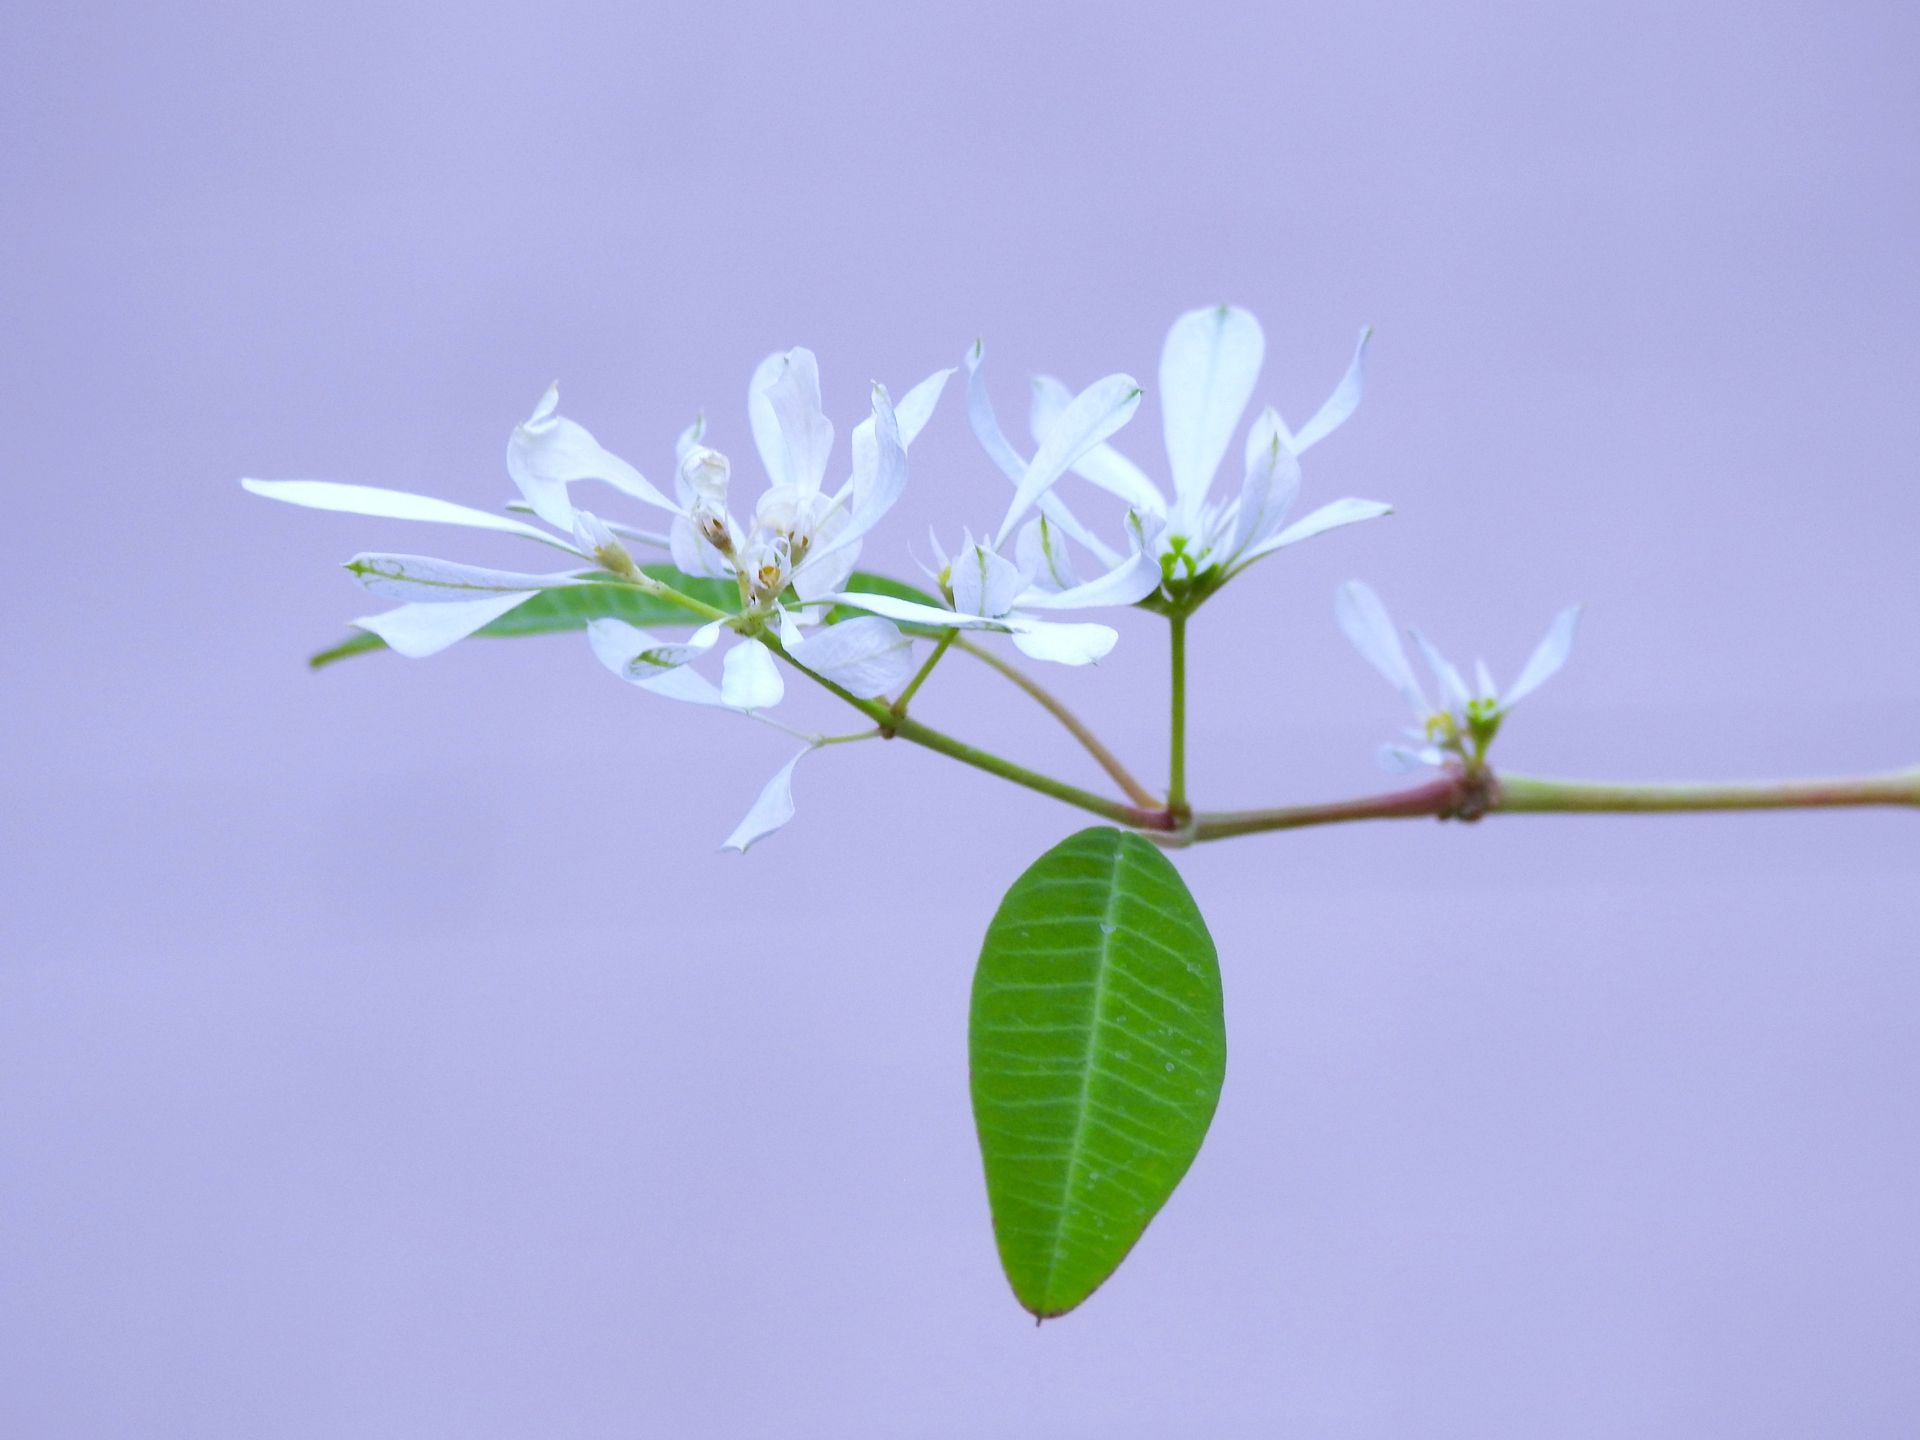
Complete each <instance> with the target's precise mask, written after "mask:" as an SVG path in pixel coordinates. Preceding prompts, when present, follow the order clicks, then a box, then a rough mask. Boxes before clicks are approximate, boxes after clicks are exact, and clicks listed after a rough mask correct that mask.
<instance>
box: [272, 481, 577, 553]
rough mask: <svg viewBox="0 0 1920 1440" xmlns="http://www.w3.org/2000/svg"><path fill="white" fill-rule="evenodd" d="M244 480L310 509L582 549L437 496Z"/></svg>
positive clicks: (532, 527) (325, 484) (534, 528)
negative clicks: (498, 533)
mask: <svg viewBox="0 0 1920 1440" xmlns="http://www.w3.org/2000/svg"><path fill="white" fill-rule="evenodd" d="M240 484H241V485H242V486H243V487H244V488H246V489H247V490H250V491H251V492H252V493H254V494H255V495H264V496H266V498H267V499H269V500H284V501H286V503H287V504H289V505H302V506H305V507H306V508H307V509H309V510H339V511H343V512H345V513H346V514H349V515H376V516H379V517H380V518H382V519H386V520H426V521H430V522H432V523H433V524H436V525H470V526H472V527H473V528H474V529H476V530H499V531H502V532H504V533H505V534H508V535H524V536H525V537H526V538H527V539H529V540H538V541H539V542H540V543H541V544H543V545H551V546H553V547H554V548H555V549H556V550H564V551H566V552H567V553H568V554H569V555H578V554H579V553H580V552H579V551H578V550H576V549H574V548H573V546H572V545H571V544H570V543H569V542H567V541H566V540H563V539H561V538H560V537H559V536H558V535H550V534H548V533H547V532H546V531H545V530H542V529H541V528H540V527H539V526H537V525H528V524H526V523H525V522H524V521H520V520H509V519H508V518H507V517H506V516H505V515H492V514H489V513H488V512H487V511H485V510H475V509H473V508H472V507H471V506H467V505H456V504H454V503H453V502H452V501H451V500H436V499H434V498H433V497H432V496H431V495H413V494H410V493H408V492H407V491H405V490H383V489H381V488H379V487H378V486H375V485H341V484H337V483H336V482H334V481H332V480H242V481H241V482H240Z"/></svg>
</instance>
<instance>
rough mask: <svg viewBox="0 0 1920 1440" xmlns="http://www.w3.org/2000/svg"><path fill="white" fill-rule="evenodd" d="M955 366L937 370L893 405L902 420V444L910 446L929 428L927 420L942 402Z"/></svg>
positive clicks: (896, 416) (895, 412)
mask: <svg viewBox="0 0 1920 1440" xmlns="http://www.w3.org/2000/svg"><path fill="white" fill-rule="evenodd" d="M954 369H955V367H954V366H951V365H949V366H948V367H947V368H946V369H944V370H936V371H934V372H933V374H931V375H929V376H928V377H927V378H926V379H924V380H922V381H921V382H920V383H919V384H918V385H916V386H914V387H913V388H912V389H911V390H909V391H907V393H906V394H904V395H902V396H901V397H900V403H899V404H898V405H896V406H894V407H893V413H894V417H895V418H896V419H897V420H898V421H899V422H900V444H901V446H902V447H903V448H906V447H910V446H911V445H912V444H913V442H914V441H915V440H918V439H919V438H920V432H921V431H922V430H924V429H926V428H927V422H928V421H929V420H931V419H932V418H933V409H934V407H935V406H936V405H938V404H939V403H940V396H941V393H942V392H943V391H945V389H946V388H947V381H949V380H951V379H952V378H953V372H954Z"/></svg>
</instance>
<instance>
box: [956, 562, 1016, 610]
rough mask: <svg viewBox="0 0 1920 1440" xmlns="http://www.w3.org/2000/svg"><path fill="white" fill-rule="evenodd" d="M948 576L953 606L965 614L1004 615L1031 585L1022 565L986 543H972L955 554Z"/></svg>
mask: <svg viewBox="0 0 1920 1440" xmlns="http://www.w3.org/2000/svg"><path fill="white" fill-rule="evenodd" d="M947 576H948V582H947V583H948V584H949V585H951V586H952V587H953V608H954V609H955V610H957V611H959V612H960V613H961V614H962V615H986V616H997V615H1004V614H1006V613H1007V612H1008V611H1009V610H1011V609H1012V608H1013V605H1014V602H1015V601H1016V600H1018V599H1019V598H1020V595H1021V593H1022V592H1023V591H1025V590H1026V589H1027V587H1028V581H1027V579H1026V577H1025V576H1023V575H1022V574H1021V573H1020V568H1019V566H1017V565H1015V564H1014V563H1013V562H1012V561H1011V560H1009V559H1007V558H1006V557H1005V556H1004V555H996V554H995V553H994V552H993V551H991V550H989V549H988V548H987V547H986V546H984V545H969V546H967V547H966V548H965V549H964V550H962V551H961V552H960V553H959V554H958V555H956V556H954V557H953V563H952V565H951V566H950V567H949V569H948V571H947Z"/></svg>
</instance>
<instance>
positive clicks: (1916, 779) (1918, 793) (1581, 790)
mask: <svg viewBox="0 0 1920 1440" xmlns="http://www.w3.org/2000/svg"><path fill="white" fill-rule="evenodd" d="M1839 805H1920V767H1916V768H1914V769H1911V770H1895V771H1892V772H1890V773H1888V774H1885V775H1865V776H1857V777H1851V778H1847V779H1837V780H1777V781H1761V782H1759V783H1754V784H1743V783H1734V784H1704V785H1690V784H1680V785H1673V784H1653V785H1612V784H1607V783H1605V782H1601V781H1593V780H1543V779H1541V778H1539V777H1538V776H1534V775H1502V776H1501V777H1500V779H1499V787H1498V798H1497V799H1496V801H1495V804H1494V806H1493V808H1494V809H1496V810H1509V811H1512V812H1514V813H1516V814H1526V813H1537V812H1542V811H1556V812H1563V813H1588V814H1593V813H1612V814H1651V813H1656V812H1663V811H1676V810H1816V809H1826V808H1830V807H1832V806H1839Z"/></svg>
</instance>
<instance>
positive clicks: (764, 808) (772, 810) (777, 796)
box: [720, 745, 814, 854]
mask: <svg viewBox="0 0 1920 1440" xmlns="http://www.w3.org/2000/svg"><path fill="white" fill-rule="evenodd" d="M813 748H814V747H813V746H811V745H809V746H808V747H807V748H806V749H805V750H802V751H801V752H800V753H799V754H798V755H796V756H794V757H793V759H791V760H789V761H787V763H786V764H784V765H782V766H781V767H780V768H779V770H777V771H776V772H774V777H773V778H772V779H771V780H769V781H768V782H767V784H766V788H765V789H764V790H762V791H761V792H760V798H759V799H758V800H755V801H754V802H753V808H752V809H751V810H749V811H747V818H746V819H744V820H742V821H741V822H740V823H739V825H737V826H736V827H735V828H734V832H733V833H732V834H731V835H729V836H728V837H727V838H726V839H725V840H724V841H722V842H721V845H720V848H721V849H722V850H738V851H740V852H741V853H742V854H745V853H746V850H747V847H748V846H749V845H752V844H753V843H754V842H755V841H756V840H764V839H765V838H766V837H767V836H769V835H771V834H772V833H773V832H774V831H776V830H778V829H779V828H780V827H781V826H782V825H784V824H786V823H787V822H788V821H789V820H791V819H793V767H794V766H796V765H798V764H799V763H800V762H801V761H802V760H803V759H805V758H806V757H807V755H808V754H809V753H811V752H812V750H813Z"/></svg>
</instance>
